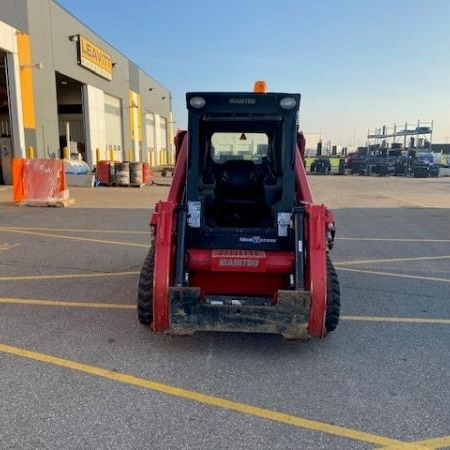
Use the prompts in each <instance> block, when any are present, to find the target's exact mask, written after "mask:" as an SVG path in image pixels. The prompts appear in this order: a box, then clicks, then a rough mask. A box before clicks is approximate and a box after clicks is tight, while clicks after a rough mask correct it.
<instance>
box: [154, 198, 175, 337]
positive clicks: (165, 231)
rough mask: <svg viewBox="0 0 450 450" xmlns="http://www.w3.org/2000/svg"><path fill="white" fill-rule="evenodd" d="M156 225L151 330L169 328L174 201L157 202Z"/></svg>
mask: <svg viewBox="0 0 450 450" xmlns="http://www.w3.org/2000/svg"><path fill="white" fill-rule="evenodd" d="M153 222H154V224H155V225H156V239H155V264H154V282H153V322H152V329H153V331H166V330H168V329H169V292H168V288H169V285H170V281H171V279H172V266H173V261H172V259H173V247H174V243H173V236H174V227H175V203H174V202H171V201H167V202H158V204H157V205H156V210H155V213H154V214H153V216H152V223H153Z"/></svg>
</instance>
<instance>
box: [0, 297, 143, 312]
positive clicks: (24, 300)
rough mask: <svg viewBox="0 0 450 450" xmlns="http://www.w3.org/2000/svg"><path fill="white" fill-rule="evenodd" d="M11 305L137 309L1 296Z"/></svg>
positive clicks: (3, 300) (108, 304)
mask: <svg viewBox="0 0 450 450" xmlns="http://www.w3.org/2000/svg"><path fill="white" fill-rule="evenodd" d="M2 303H3V304H5V303H6V304H11V305H38V306H64V307H69V308H97V309H136V306H135V305H126V304H117V303H116V304H114V303H89V302H70V301H66V302H64V301H55V300H37V299H29V298H9V297H0V304H2Z"/></svg>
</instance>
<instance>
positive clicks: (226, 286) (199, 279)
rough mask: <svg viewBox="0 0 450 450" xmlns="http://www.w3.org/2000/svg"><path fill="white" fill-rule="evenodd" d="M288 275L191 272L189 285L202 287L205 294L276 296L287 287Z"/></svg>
mask: <svg viewBox="0 0 450 450" xmlns="http://www.w3.org/2000/svg"><path fill="white" fill-rule="evenodd" d="M287 284H288V276H287V275H282V274H264V275H263V276H261V273H256V272H206V271H199V272H191V274H190V277H189V285H190V286H195V287H200V288H201V290H202V294H203V295H208V294H216V295H254V296H262V297H275V296H276V293H277V291H278V290H280V289H286V286H287Z"/></svg>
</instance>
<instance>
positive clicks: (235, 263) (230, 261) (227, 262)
mask: <svg viewBox="0 0 450 450" xmlns="http://www.w3.org/2000/svg"><path fill="white" fill-rule="evenodd" d="M258 265H259V261H258V260H257V259H235V258H221V259H219V267H258Z"/></svg>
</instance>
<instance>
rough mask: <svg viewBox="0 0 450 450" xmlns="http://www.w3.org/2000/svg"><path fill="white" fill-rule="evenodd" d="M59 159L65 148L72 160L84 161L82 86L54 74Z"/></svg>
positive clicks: (84, 139) (65, 77)
mask: <svg viewBox="0 0 450 450" xmlns="http://www.w3.org/2000/svg"><path fill="white" fill-rule="evenodd" d="M56 96H57V102H58V128H59V147H60V157H61V158H63V157H64V147H67V148H68V150H69V153H70V157H71V158H72V159H82V160H84V161H86V133H85V116H84V111H83V84H82V83H80V82H79V81H77V80H74V79H73V78H69V77H68V76H66V75H63V74H62V73H59V72H56Z"/></svg>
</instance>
